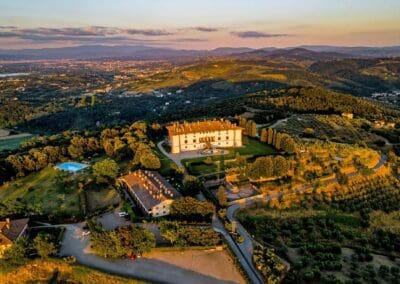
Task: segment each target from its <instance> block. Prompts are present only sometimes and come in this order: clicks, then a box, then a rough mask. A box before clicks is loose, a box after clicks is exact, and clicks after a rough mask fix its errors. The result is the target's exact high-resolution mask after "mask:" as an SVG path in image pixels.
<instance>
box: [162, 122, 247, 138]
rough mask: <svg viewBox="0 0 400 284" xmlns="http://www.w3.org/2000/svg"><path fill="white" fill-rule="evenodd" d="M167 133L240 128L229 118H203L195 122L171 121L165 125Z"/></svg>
mask: <svg viewBox="0 0 400 284" xmlns="http://www.w3.org/2000/svg"><path fill="white" fill-rule="evenodd" d="M167 129H168V133H169V135H177V134H187V133H197V132H208V131H220V130H231V129H242V128H241V127H239V126H237V125H236V124H235V123H232V122H230V121H229V120H223V119H221V120H205V121H196V122H183V123H179V122H176V123H173V124H171V125H169V126H167Z"/></svg>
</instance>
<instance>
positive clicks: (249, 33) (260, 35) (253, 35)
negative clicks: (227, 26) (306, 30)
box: [231, 31, 289, 38]
mask: <svg viewBox="0 0 400 284" xmlns="http://www.w3.org/2000/svg"><path fill="white" fill-rule="evenodd" d="M231 34H232V35H234V36H237V37H240V38H270V37H285V36H289V35H288V34H268V33H264V32H258V31H243V32H231Z"/></svg>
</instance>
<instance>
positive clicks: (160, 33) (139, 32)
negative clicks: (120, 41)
mask: <svg viewBox="0 0 400 284" xmlns="http://www.w3.org/2000/svg"><path fill="white" fill-rule="evenodd" d="M125 32H126V33H128V34H131V35H145V36H166V35H172V34H173V33H171V32H168V31H165V30H151V29H126V30H125Z"/></svg>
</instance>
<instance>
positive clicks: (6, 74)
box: [0, 73, 30, 78]
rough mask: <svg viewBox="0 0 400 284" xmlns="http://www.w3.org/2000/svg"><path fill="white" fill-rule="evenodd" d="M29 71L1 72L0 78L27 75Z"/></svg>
mask: <svg viewBox="0 0 400 284" xmlns="http://www.w3.org/2000/svg"><path fill="white" fill-rule="evenodd" d="M29 74H30V73H3V74H0V78H7V77H20V76H28V75H29Z"/></svg>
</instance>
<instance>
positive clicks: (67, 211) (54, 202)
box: [0, 166, 81, 217]
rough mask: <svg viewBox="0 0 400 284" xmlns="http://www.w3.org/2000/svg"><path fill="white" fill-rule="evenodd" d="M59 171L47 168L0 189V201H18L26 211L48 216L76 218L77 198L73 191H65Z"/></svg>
mask: <svg viewBox="0 0 400 284" xmlns="http://www.w3.org/2000/svg"><path fill="white" fill-rule="evenodd" d="M59 173H60V171H58V170H56V169H54V168H52V167H51V166H48V167H47V168H45V169H43V170H41V171H40V172H37V173H32V174H30V175H28V176H26V177H24V178H21V179H18V180H17V181H14V182H10V183H7V184H5V185H3V186H2V187H0V200H1V202H3V203H14V202H15V201H17V200H19V201H21V202H22V203H23V204H25V205H26V206H27V208H28V210H31V211H34V212H36V213H37V212H42V213H43V214H48V215H53V216H57V215H63V216H69V217H72V216H77V215H79V214H80V212H81V210H80V206H79V197H78V194H77V192H76V191H75V190H71V189H66V188H65V186H64V185H63V183H62V181H61V179H59V178H58V177H59V176H58V175H59Z"/></svg>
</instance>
